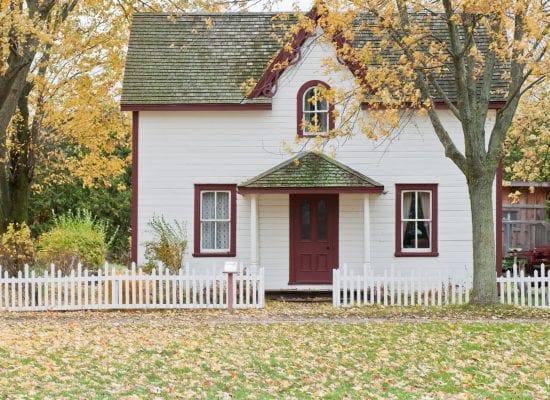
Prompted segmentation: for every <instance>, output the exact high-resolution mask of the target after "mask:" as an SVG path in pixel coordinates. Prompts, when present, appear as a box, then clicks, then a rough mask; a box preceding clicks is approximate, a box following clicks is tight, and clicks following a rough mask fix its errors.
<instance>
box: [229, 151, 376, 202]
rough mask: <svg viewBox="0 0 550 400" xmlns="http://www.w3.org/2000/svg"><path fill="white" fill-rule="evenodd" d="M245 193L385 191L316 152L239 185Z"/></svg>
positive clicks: (366, 177)
mask: <svg viewBox="0 0 550 400" xmlns="http://www.w3.org/2000/svg"><path fill="white" fill-rule="evenodd" d="M238 188H239V192H240V193H243V194H246V193H346V192H347V193H382V191H383V190H384V186H383V185H382V184H380V183H378V182H376V181H375V180H373V179H371V178H369V177H368V176H365V175H363V174H362V173H360V172H358V171H356V170H354V169H352V168H350V167H348V166H346V165H344V164H342V163H340V162H338V161H336V160H334V159H332V158H330V157H328V156H326V155H324V154H318V153H313V152H304V153H300V154H298V155H297V156H295V157H293V158H291V159H289V160H287V161H285V162H283V163H281V164H279V165H276V166H275V167H273V168H270V169H269V170H267V171H265V172H263V173H261V174H260V175H257V176H255V177H254V178H251V179H249V180H247V181H245V182H243V183H241V184H240V185H239V186H238Z"/></svg>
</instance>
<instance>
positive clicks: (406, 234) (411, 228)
mask: <svg viewBox="0 0 550 400" xmlns="http://www.w3.org/2000/svg"><path fill="white" fill-rule="evenodd" d="M401 226H402V229H403V230H402V234H403V248H404V249H414V248H415V244H416V232H415V230H416V229H415V227H416V223H415V222H410V221H409V222H403V223H402V224H401Z"/></svg>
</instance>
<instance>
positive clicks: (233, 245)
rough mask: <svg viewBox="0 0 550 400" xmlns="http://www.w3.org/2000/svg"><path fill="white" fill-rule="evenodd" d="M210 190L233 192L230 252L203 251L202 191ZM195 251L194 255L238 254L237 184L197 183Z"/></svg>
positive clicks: (194, 230)
mask: <svg viewBox="0 0 550 400" xmlns="http://www.w3.org/2000/svg"><path fill="white" fill-rule="evenodd" d="M209 190H226V191H229V192H231V210H230V212H231V223H230V228H229V229H230V232H231V239H230V243H229V252H215V253H213V252H208V253H204V252H203V253H201V216H200V212H201V192H202V191H209ZM193 232H194V236H193V242H194V253H193V257H235V256H236V255H237V251H236V249H237V185H236V184H213V183H198V184H195V217H194V227H193Z"/></svg>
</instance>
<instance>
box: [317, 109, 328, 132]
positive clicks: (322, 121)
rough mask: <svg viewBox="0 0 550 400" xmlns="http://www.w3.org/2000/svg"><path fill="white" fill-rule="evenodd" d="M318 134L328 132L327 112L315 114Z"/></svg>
mask: <svg viewBox="0 0 550 400" xmlns="http://www.w3.org/2000/svg"><path fill="white" fill-rule="evenodd" d="M317 124H318V126H319V132H328V112H321V113H317Z"/></svg>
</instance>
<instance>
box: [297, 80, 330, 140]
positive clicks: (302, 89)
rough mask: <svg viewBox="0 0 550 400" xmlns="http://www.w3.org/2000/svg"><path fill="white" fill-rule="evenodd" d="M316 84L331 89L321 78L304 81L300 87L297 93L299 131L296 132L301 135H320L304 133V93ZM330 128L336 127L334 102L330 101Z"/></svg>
mask: <svg viewBox="0 0 550 400" xmlns="http://www.w3.org/2000/svg"><path fill="white" fill-rule="evenodd" d="M314 86H323V87H324V88H327V89H330V86H329V85H328V83H326V82H323V81H319V80H312V81H307V82H306V83H304V84H303V85H302V86H301V87H300V89H299V90H298V94H297V95H296V104H297V112H296V116H297V131H296V134H297V135H298V136H299V137H316V136H320V135H304V132H303V129H302V120H303V119H304V109H303V106H304V105H303V99H304V93H305V92H306V90H308V89H310V88H312V87H314ZM328 129H329V130H333V129H334V104H332V103H329V105H328Z"/></svg>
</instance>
